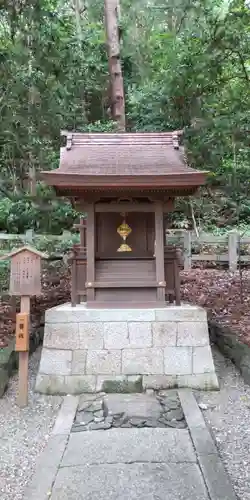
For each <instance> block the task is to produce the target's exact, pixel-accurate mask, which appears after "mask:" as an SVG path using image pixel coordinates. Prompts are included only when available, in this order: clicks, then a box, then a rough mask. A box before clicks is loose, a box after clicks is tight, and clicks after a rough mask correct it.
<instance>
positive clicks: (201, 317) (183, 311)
mask: <svg viewBox="0 0 250 500" xmlns="http://www.w3.org/2000/svg"><path fill="white" fill-rule="evenodd" d="M155 319H156V321H206V320H207V313H206V311H205V309H203V308H202V307H198V306H192V305H190V304H182V305H180V306H167V307H163V308H160V309H155Z"/></svg>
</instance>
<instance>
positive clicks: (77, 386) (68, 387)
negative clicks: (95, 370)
mask: <svg viewBox="0 0 250 500" xmlns="http://www.w3.org/2000/svg"><path fill="white" fill-rule="evenodd" d="M64 384H65V391H66V393H67V394H81V393H83V392H90V393H91V392H95V388H96V377H95V376H94V375H69V376H66V377H65V381H64Z"/></svg>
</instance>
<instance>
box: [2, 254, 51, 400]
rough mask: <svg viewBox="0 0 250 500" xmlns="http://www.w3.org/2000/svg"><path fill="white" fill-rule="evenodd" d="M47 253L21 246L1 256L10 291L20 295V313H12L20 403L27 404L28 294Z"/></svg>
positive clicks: (36, 285) (35, 288) (35, 287)
mask: <svg viewBox="0 0 250 500" xmlns="http://www.w3.org/2000/svg"><path fill="white" fill-rule="evenodd" d="M45 258H47V256H46V255H45V254H43V253H41V252H38V251H37V250H35V249H34V248H31V247H28V246H25V247H22V248H19V249H18V250H14V251H13V252H10V253H9V254H7V255H4V256H3V257H1V259H0V260H6V259H10V261H11V268H10V290H9V293H10V295H15V296H19V297H20V298H21V306H20V313H18V314H17V315H16V351H17V352H19V363H18V398H17V402H18V405H19V406H20V407H24V406H27V404H28V364H29V323H30V297H31V296H34V295H39V294H40V293H41V259H45Z"/></svg>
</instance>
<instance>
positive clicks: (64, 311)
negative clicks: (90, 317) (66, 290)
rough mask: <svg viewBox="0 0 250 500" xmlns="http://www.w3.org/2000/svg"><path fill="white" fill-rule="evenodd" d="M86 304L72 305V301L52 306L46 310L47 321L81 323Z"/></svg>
mask: <svg viewBox="0 0 250 500" xmlns="http://www.w3.org/2000/svg"><path fill="white" fill-rule="evenodd" d="M85 311H86V307H85V305H83V306H82V305H81V304H78V305H77V307H72V306H71V304H70V303H68V304H61V305H59V306H56V307H52V308H51V309H48V310H47V311H46V312H45V323H70V324H71V323H79V322H80V321H81V320H82V321H84V319H82V318H83V317H84V313H85Z"/></svg>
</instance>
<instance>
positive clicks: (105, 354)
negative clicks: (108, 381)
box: [86, 349, 121, 375]
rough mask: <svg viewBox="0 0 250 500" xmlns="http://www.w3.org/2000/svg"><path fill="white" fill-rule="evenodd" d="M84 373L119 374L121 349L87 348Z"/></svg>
mask: <svg viewBox="0 0 250 500" xmlns="http://www.w3.org/2000/svg"><path fill="white" fill-rule="evenodd" d="M86 373H87V374H93V375H105V374H109V375H119V374H120V373H121V350H117V349H112V350H109V351H105V350H89V351H88V353H87V364H86Z"/></svg>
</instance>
